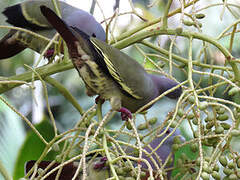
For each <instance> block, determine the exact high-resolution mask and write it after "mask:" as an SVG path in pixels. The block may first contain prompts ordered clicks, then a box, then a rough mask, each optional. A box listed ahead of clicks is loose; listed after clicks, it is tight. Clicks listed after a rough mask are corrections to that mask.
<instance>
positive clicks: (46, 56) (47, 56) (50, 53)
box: [44, 49, 54, 59]
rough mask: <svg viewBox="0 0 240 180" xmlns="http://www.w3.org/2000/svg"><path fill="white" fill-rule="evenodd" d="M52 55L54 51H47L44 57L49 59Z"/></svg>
mask: <svg viewBox="0 0 240 180" xmlns="http://www.w3.org/2000/svg"><path fill="white" fill-rule="evenodd" d="M53 54H54V49H48V50H47V51H46V53H45V54H44V57H45V58H48V59H50V58H51V57H52V56H53Z"/></svg>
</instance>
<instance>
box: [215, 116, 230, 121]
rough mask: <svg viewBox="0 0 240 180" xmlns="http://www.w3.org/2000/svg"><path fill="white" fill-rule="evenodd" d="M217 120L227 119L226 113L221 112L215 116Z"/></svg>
mask: <svg viewBox="0 0 240 180" xmlns="http://www.w3.org/2000/svg"><path fill="white" fill-rule="evenodd" d="M217 120H219V121H226V120H228V115H227V114H221V115H219V116H217Z"/></svg>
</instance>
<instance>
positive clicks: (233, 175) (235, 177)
mask: <svg viewBox="0 0 240 180" xmlns="http://www.w3.org/2000/svg"><path fill="white" fill-rule="evenodd" d="M237 179H238V177H237V175H236V174H231V175H230V176H229V180H237Z"/></svg>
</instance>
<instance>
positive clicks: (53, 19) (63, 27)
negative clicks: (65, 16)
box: [40, 5, 77, 45]
mask: <svg viewBox="0 0 240 180" xmlns="http://www.w3.org/2000/svg"><path fill="white" fill-rule="evenodd" d="M40 9H41V12H42V14H43V15H44V16H45V17H46V19H47V20H48V22H49V23H50V24H51V25H52V26H53V27H54V28H55V29H56V30H57V32H58V33H59V34H60V35H61V37H62V38H63V39H64V40H65V41H66V43H67V45H71V44H73V43H74V42H75V41H77V38H76V37H75V35H74V34H73V31H72V30H71V28H70V27H69V26H68V25H67V24H66V23H65V22H64V21H63V20H62V19H61V18H59V17H58V16H57V15H56V14H55V12H54V11H52V10H51V9H50V8H48V7H46V6H43V5H42V6H40Z"/></svg>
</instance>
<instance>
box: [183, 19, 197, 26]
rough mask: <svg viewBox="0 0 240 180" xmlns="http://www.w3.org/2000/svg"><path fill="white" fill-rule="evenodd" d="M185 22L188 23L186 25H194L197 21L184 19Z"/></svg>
mask: <svg viewBox="0 0 240 180" xmlns="http://www.w3.org/2000/svg"><path fill="white" fill-rule="evenodd" d="M183 24H184V25H186V26H192V25H194V24H195V23H194V22H192V21H188V20H183Z"/></svg>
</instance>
